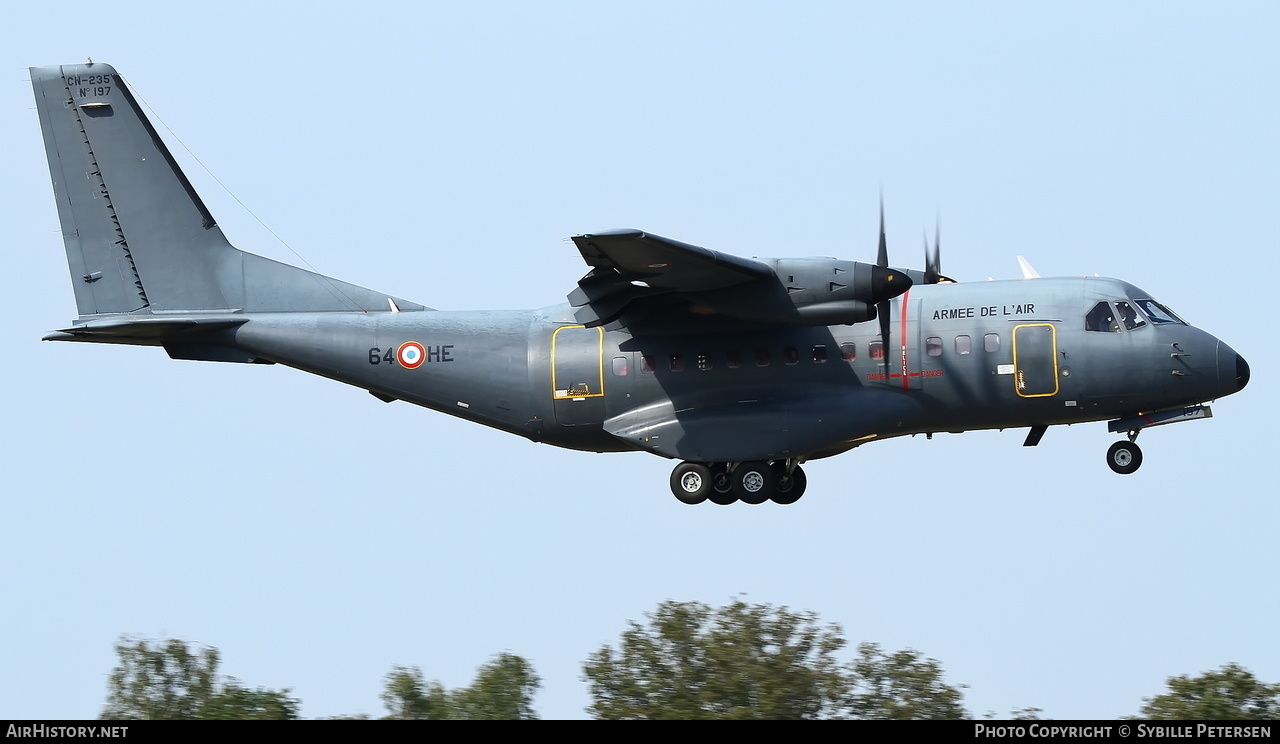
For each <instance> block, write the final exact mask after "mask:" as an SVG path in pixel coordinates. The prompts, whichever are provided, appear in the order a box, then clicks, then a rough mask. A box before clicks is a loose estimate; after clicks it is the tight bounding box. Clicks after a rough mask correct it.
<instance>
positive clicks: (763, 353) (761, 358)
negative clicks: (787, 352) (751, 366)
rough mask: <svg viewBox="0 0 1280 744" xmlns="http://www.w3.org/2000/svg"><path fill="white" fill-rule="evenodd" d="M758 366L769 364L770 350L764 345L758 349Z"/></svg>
mask: <svg viewBox="0 0 1280 744" xmlns="http://www.w3.org/2000/svg"><path fill="white" fill-rule="evenodd" d="M756 366H757V367H768V366H769V350H768V349H766V348H764V347H763V346H762V347H760V348H759V349H756Z"/></svg>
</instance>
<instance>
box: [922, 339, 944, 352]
mask: <svg viewBox="0 0 1280 744" xmlns="http://www.w3.org/2000/svg"><path fill="white" fill-rule="evenodd" d="M924 353H926V354H928V355H929V356H942V339H940V338H938V337H937V336H930V337H929V338H926V339H925V340H924Z"/></svg>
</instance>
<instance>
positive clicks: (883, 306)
mask: <svg viewBox="0 0 1280 744" xmlns="http://www.w3.org/2000/svg"><path fill="white" fill-rule="evenodd" d="M876 266H879V267H880V268H882V269H888V268H889V244H888V241H886V240H885V236H884V195H883V194H881V195H880V248H879V250H877V251H876ZM876 317H877V318H878V319H879V320H880V351H881V357H882V358H883V359H884V379H885V381H886V382H888V380H889V323H890V318H889V300H883V301H881V302H878V303H876Z"/></svg>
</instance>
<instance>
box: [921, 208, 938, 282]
mask: <svg viewBox="0 0 1280 744" xmlns="http://www.w3.org/2000/svg"><path fill="white" fill-rule="evenodd" d="M941 278H942V226H941V224H940V223H938V222H935V223H934V226H933V253H929V236H928V235H927V234H926V235H925V238H924V283H925V284H937V283H938V280H939V279H941Z"/></svg>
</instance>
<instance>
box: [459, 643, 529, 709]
mask: <svg viewBox="0 0 1280 744" xmlns="http://www.w3.org/2000/svg"><path fill="white" fill-rule="evenodd" d="M541 684H542V680H540V679H539V678H538V675H537V674H536V673H534V671H533V667H532V666H530V665H529V662H527V661H525V660H524V659H522V658H520V657H519V656H516V655H515V654H509V653H501V654H498V656H496V657H495V658H494V659H493V661H490V662H489V663H487V664H485V665H484V666H482V667H480V670H479V671H478V672H477V673H476V680H475V682H472V683H471V686H470V687H463V688H462V689H459V690H455V691H454V692H453V693H452V695H451V696H450V697H451V699H452V701H453V710H454V717H456V718H460V719H465V720H470V721H531V720H535V719H537V717H538V714H537V713H536V712H535V711H534V710H533V695H534V693H535V692H537V691H538V687H540V686H541Z"/></svg>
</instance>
